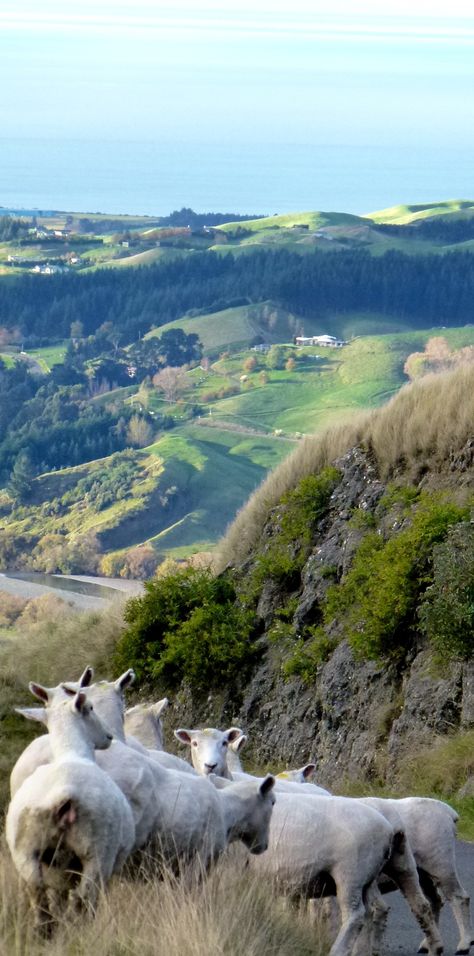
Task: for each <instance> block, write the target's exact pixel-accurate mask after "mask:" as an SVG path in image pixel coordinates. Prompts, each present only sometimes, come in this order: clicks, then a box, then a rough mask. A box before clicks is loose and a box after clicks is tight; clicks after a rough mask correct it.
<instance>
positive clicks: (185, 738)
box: [174, 727, 192, 746]
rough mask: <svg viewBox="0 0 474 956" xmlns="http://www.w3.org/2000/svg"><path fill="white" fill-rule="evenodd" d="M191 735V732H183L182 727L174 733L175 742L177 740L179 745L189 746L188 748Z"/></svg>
mask: <svg viewBox="0 0 474 956" xmlns="http://www.w3.org/2000/svg"><path fill="white" fill-rule="evenodd" d="M191 734H192V730H183V728H182V727H180V728H178V730H175V731H174V735H175V737H176V740H179V742H180V744H189V746H191Z"/></svg>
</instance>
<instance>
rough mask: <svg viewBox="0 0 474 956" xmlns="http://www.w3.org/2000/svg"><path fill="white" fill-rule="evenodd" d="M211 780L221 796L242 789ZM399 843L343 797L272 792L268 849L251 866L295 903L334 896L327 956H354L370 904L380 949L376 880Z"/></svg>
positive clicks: (384, 825)
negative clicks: (337, 915)
mask: <svg viewBox="0 0 474 956" xmlns="http://www.w3.org/2000/svg"><path fill="white" fill-rule="evenodd" d="M211 779H212V780H213V782H214V784H215V785H216V786H217V787H219V788H222V789H223V792H224V793H225V792H227V790H231V789H232V788H233V787H238V786H241V784H235V783H231V782H229V781H228V780H226V779H222V778H217V777H214V776H212V777H211ZM398 839H399V836H398V834H397V833H396V832H395V831H394V828H393V826H391V825H390V823H389V822H388V821H387V820H386V819H385V818H384V817H382V815H381V814H380V813H378V812H377V811H376V810H374V809H372V807H364V806H363V805H361V804H360V803H358V801H356V800H351V799H348V798H345V797H318V799H315V798H314V797H313V796H309V795H307V794H306V793H305V792H304V788H302V787H300V792H299V793H297V794H289V793H276V802H275V806H274V808H273V814H272V818H271V822H270V838H269V844H268V849H267V852H266V853H265V854H263V856H261V857H258V858H257V859H253V860H252V867H253V868H256V869H257V871H258V872H261V873H262V875H265V876H270V877H272V878H273V879H275V880H276V881H277V884H278V885H279V887H280V889H282V890H283V891H284V892H286V893H287V894H289V895H290V896H291V897H294V898H298V897H299V898H306V899H312V898H314V897H318V896H322V895H334V894H337V899H338V902H339V907H340V910H341V917H342V923H341V927H340V930H339V933H338V935H337V938H336V940H335V942H334V943H333V946H332V947H331V951H330V956H352V952H353V946H354V944H355V942H356V939H357V938H358V936H359V934H360V932H361V931H362V929H363V928H364V925H366V923H367V922H368V919H369V915H370V916H372V914H371V913H369V906H370V907H372V905H373V904H374V903H375V904H376V905H377V909H378V911H377V912H376V913H375V926H374V934H375V940H374V946H375V947H377V945H378V941H379V936H380V934H381V932H382V930H383V925H384V919H385V913H386V906H385V904H383V903H382V901H381V899H380V896H379V893H378V890H377V886H376V881H377V879H378V877H379V874H380V872H381V871H382V869H383V867H384V866H385V865H386V863H387V862H388V861H389V859H390V858H391V854H392V849H393V845H394V842H395V841H396V840H398ZM375 951H376V952H380V951H379V950H378V949H376V950H375Z"/></svg>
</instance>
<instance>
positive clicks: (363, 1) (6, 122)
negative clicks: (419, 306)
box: [0, 0, 474, 149]
mask: <svg viewBox="0 0 474 956" xmlns="http://www.w3.org/2000/svg"><path fill="white" fill-rule="evenodd" d="M381 11H383V12H381ZM0 90H1V94H0V135H1V136H2V137H4V138H5V137H19V136H24V137H27V138H32V139H34V138H39V137H49V138H52V139H54V138H55V137H58V138H59V137H66V138H70V139H78V138H79V139H92V140H93V139H97V138H102V139H106V140H111V141H115V140H117V141H120V140H127V141H130V140H134V139H141V140H143V139H145V140H148V139H149V140H150V141H156V140H157V139H161V140H162V141H170V142H171V141H175V142H178V141H179V142H181V143H183V144H184V145H185V146H186V147H187V148H190V149H192V144H193V142H198V141H199V142H207V143H214V142H215V143H219V142H221V143H222V142H225V143H232V142H233V141H235V140H236V139H238V140H239V141H240V142H242V141H243V142H245V141H248V142H256V141H257V142H258V141H266V142H269V143H275V144H278V143H285V144H289V143H311V144H320V143H330V144H340V143H347V142H350V143H353V144H362V145H363V144H367V143H369V144H370V143H380V144H384V145H390V144H391V143H394V144H395V143H396V144H403V145H407V146H409V145H410V144H412V143H413V144H416V142H418V141H420V139H422V140H423V142H425V143H432V144H433V147H434V148H435V147H436V145H437V144H439V143H442V142H446V141H450V140H452V141H453V142H456V144H458V145H459V146H461V147H462V148H464V147H465V148H466V149H469V148H470V147H472V146H473V145H474V115H473V113H474V95H473V94H474V8H473V6H472V2H469V3H468V2H465V0H450V2H449V3H448V2H439V0H432V2H425V0H396V2H395V0H358V2H355V0H351V2H349V0H291V2H290V0H288V2H287V0H285V2H283V0H238V2H237V0H222V2H218V0H205V2H200V0H173V2H171V0H170V2H166V0H134V2H131V0H113V2H112V0H95V2H92V0H80V2H78V3H73V2H72V0H41V2H40V0H2V3H1V9H0Z"/></svg>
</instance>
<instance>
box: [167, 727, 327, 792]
mask: <svg viewBox="0 0 474 956" xmlns="http://www.w3.org/2000/svg"><path fill="white" fill-rule="evenodd" d="M174 735H175V737H176V738H177V740H179V741H180V743H182V744H187V745H188V746H189V747H190V748H191V759H192V761H193V766H194V767H195V769H196V770H197V772H198V773H200V774H202V775H203V776H207V775H209V774H211V773H213V774H215V775H216V776H217V777H224V778H226V779H227V780H234V781H236V782H238V781H242V780H260V781H261V780H262V777H254V776H253V775H252V774H248V773H245V772H244V771H243V770H232V772H231V770H230V768H229V763H230V761H229V756H230V752H231V748H232V747H233V746H236V745H239V746H238V747H237V750H239V749H241V748H242V746H243V743H242V741H243V742H245V741H246V740H247V738H246V736H245V734H243V733H242V731H241V730H240V729H239V728H238V727H230V728H229V730H216V729H215V728H214V727H206V728H203V729H202V730H198V729H195V730H185V729H183V728H180V729H178V730H175V732H174ZM234 754H235V751H234ZM231 759H233V758H231ZM237 760H238V762H239V766H241V764H240V759H239V758H238V757H237ZM275 790H276V792H277V793H280V792H290V793H291V792H293V791H294V792H296V793H297V792H299V784H297V783H295V782H293V780H286V779H284V775H282V774H280V775H278V776H277V777H275ZM312 790H313V791H314V792H316V793H319V794H320V795H321V796H328V791H327V790H324V789H323V788H322V787H316V786H315V785H313V786H312Z"/></svg>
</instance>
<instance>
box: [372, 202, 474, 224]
mask: <svg viewBox="0 0 474 956" xmlns="http://www.w3.org/2000/svg"><path fill="white" fill-rule="evenodd" d="M450 215H455V216H456V218H463V217H468V216H469V217H470V216H473V215H474V202H472V200H470V199H447V200H446V201H445V202H433V203H425V204H422V205H411V206H410V205H400V206H391V207H390V208H389V209H381V210H379V211H378V212H369V213H367V218H368V219H372V220H373V221H374V222H382V223H391V224H392V225H400V226H403V225H407V224H408V223H410V222H417V220H419V219H431V218H432V217H433V216H450Z"/></svg>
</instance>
